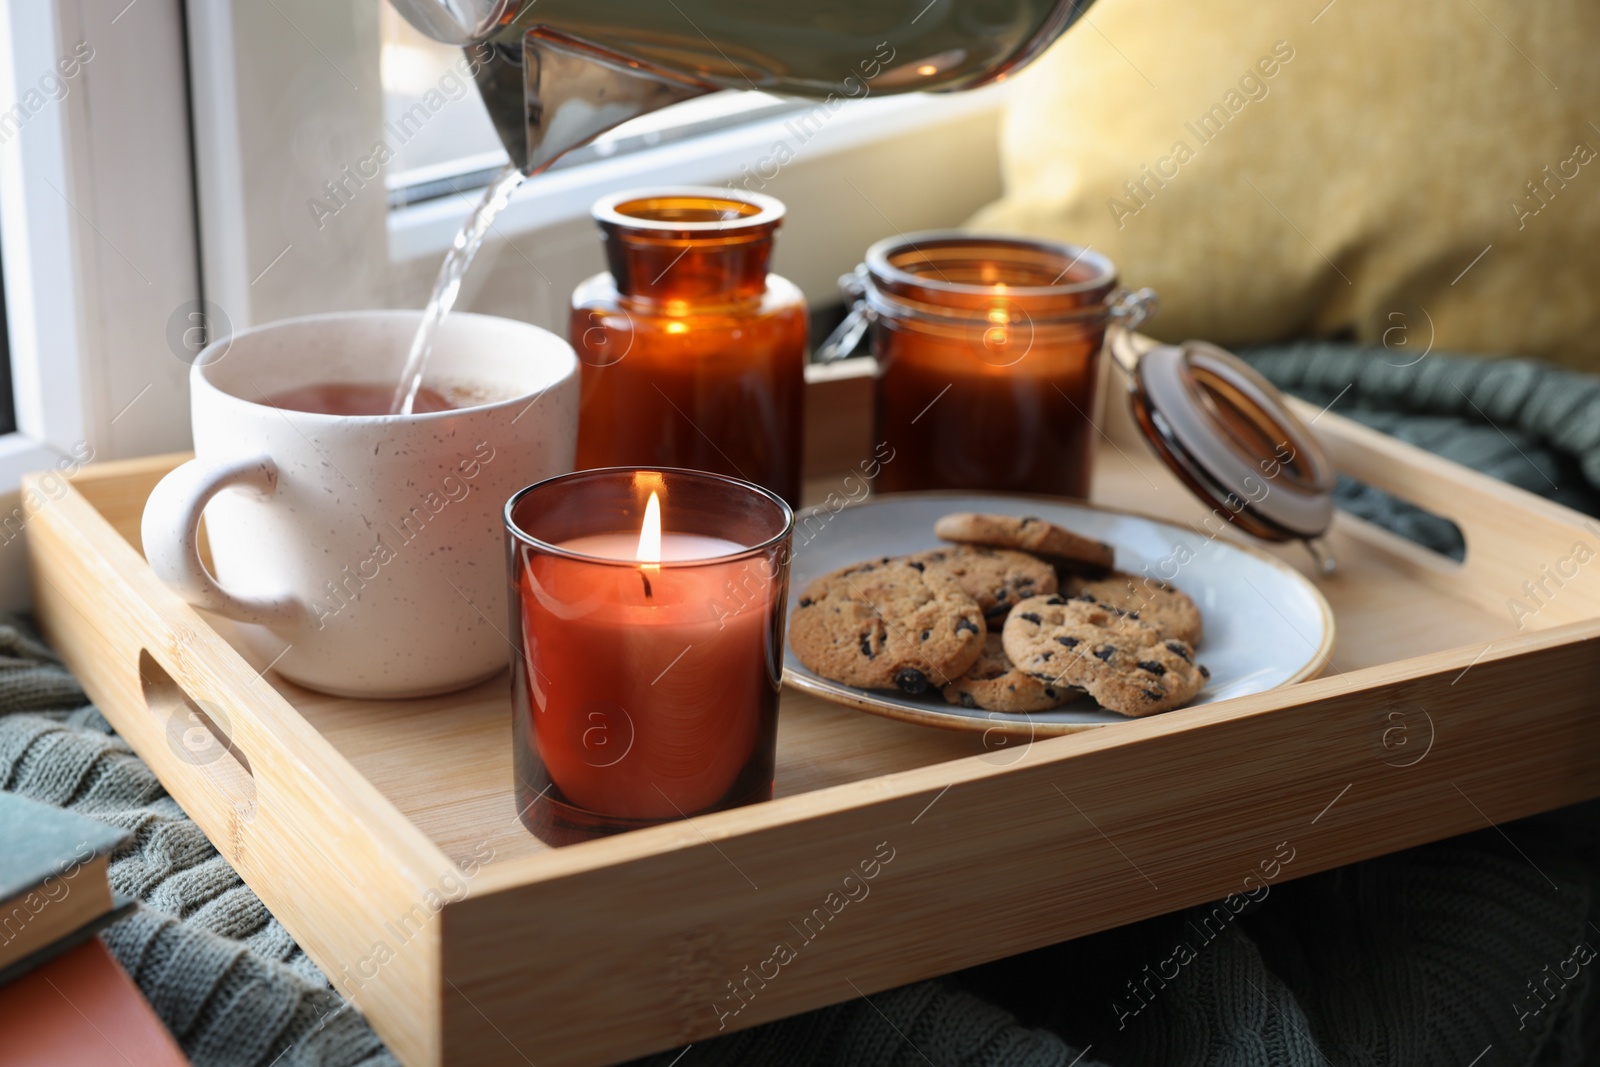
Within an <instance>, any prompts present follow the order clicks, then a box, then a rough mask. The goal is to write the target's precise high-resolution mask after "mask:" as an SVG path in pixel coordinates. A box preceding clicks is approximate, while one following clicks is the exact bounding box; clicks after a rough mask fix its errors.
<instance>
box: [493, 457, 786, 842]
mask: <svg viewBox="0 0 1600 1067" xmlns="http://www.w3.org/2000/svg"><path fill="white" fill-rule="evenodd" d="M652 499H654V500H655V501H656V505H654V506H652V504H651V501H652ZM652 513H653V514H654V515H655V516H656V517H657V519H658V520H659V531H660V545H659V550H658V551H657V552H656V553H654V554H655V555H656V557H657V558H658V560H659V562H655V561H652V560H651V559H650V556H651V555H652V553H651V552H650V551H649V549H648V546H647V545H646V544H642V543H641V531H642V528H645V527H646V525H647V522H648V521H649V519H650V516H651V515H652ZM505 518H506V534H507V536H506V547H507V563H508V566H509V571H510V576H511V585H512V590H513V596H512V598H511V626H512V630H513V634H512V640H513V642H514V643H515V645H516V649H517V652H518V653H519V654H518V655H517V656H515V657H514V658H513V661H512V662H513V669H512V679H511V697H512V705H513V714H514V716H515V726H514V735H515V736H514V744H515V771H516V793H517V808H518V813H519V815H520V817H521V819H522V821H523V823H524V825H526V826H527V827H528V829H529V830H531V831H532V832H533V833H534V834H535V835H536V836H538V837H539V838H540V839H541V840H543V841H546V842H547V843H550V844H556V845H560V844H568V843H571V842H573V841H580V840H586V839H589V838H593V837H598V836H603V835H606V834H613V833H618V832H621V831H624V830H632V829H637V828H640V827H644V826H651V825H654V824H657V823H661V822H668V821H671V820H675V819H681V818H687V817H688V816H690V815H696V814H700V813H702V812H708V811H720V810H722V809H724V808H732V807H737V806H739V805H742V804H750V803H753V802H755V801H758V800H767V799H770V798H771V796H772V781H773V767H774V761H775V751H776V744H777V723H778V691H779V687H780V686H781V684H782V670H783V668H782V663H783V627H784V613H785V607H786V604H787V591H788V581H789V551H790V542H791V537H792V533H793V528H794V513H793V512H792V511H791V510H790V508H789V506H788V505H787V504H786V503H784V501H783V499H782V498H781V497H778V496H777V495H776V494H774V493H772V492H770V491H768V490H765V489H762V488H761V487H759V486H756V485H752V484H750V483H749V482H743V481H739V480H737V479H733V478H727V477H724V476H721V475H715V474H707V473H704V472H699V471H686V470H675V469H661V470H650V471H637V470H632V469H627V468H617V467H613V468H605V469H600V470H589V471H579V472H576V473H573V474H567V475H562V476H561V477H558V478H551V479H549V480H547V481H543V482H539V483H537V484H535V485H531V486H529V487H528V488H526V489H524V490H522V491H521V492H519V493H517V494H516V495H515V496H513V497H512V498H511V500H510V501H509V502H508V503H507V505H506V513H505ZM644 539H645V541H648V535H645V536H644ZM641 557H642V558H641Z"/></svg>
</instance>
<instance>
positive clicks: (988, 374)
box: [860, 233, 1116, 497]
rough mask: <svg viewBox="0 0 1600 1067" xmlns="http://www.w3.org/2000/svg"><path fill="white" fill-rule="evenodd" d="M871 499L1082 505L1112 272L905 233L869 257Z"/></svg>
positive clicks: (865, 274) (1028, 250) (998, 245)
mask: <svg viewBox="0 0 1600 1067" xmlns="http://www.w3.org/2000/svg"><path fill="white" fill-rule="evenodd" d="M860 277H861V279H862V281H863V284H864V286H865V289H866V300H867V304H868V306H869V307H870V308H871V309H872V310H873V312H874V313H875V314H874V327H873V343H872V347H873V354H874V355H876V356H877V358H878V365H879V372H878V379H877V386H876V393H875V415H876V431H875V436H874V440H877V441H882V442H884V443H885V444H887V445H888V446H890V447H892V448H893V449H894V454H895V456H896V459H895V461H894V462H893V463H890V464H885V465H884V468H883V473H882V475H881V476H880V477H879V479H878V482H877V489H878V491H879V492H899V491H906V490H917V489H985V490H994V491H1002V492H1031V493H1049V494H1055V495H1062V496H1073V497H1084V496H1087V495H1088V492H1089V477H1090V467H1091V462H1092V459H1093V454H1094V439H1095V435H1096V434H1095V430H1094V426H1093V422H1092V420H1093V418H1094V414H1095V404H1096V401H1097V399H1098V398H1097V396H1096V391H1097V387H1098V382H1099V372H1100V349H1101V344H1102V342H1103V340H1104V338H1105V331H1106V325H1107V323H1108V321H1109V319H1110V316H1111V312H1110V309H1109V306H1108V300H1109V299H1110V297H1111V294H1112V287H1113V286H1114V285H1115V283H1116V270H1115V268H1114V267H1113V266H1112V265H1111V262H1110V261H1109V260H1107V259H1106V258H1105V257H1104V256H1101V255H1098V254H1097V253H1094V252H1091V251H1088V250H1087V249H1081V248H1076V247H1073V246H1071V245H1063V244H1056V243H1053V242H1048V241H1034V240H1026V239H1021V238H1009V237H986V236H982V235H977V234H960V233H932V234H912V235H910V236H909V237H896V238H891V239H889V240H886V241H880V242H879V243H878V244H876V245H873V246H872V248H870V249H869V250H868V251H867V255H866V262H865V264H864V269H863V271H862V272H861V274H860Z"/></svg>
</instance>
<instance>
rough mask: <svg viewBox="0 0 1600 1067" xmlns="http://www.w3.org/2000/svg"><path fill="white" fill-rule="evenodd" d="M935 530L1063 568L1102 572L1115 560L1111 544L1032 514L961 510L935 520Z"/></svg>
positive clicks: (954, 538)
mask: <svg viewBox="0 0 1600 1067" xmlns="http://www.w3.org/2000/svg"><path fill="white" fill-rule="evenodd" d="M933 532H934V533H935V534H937V535H938V536H939V537H941V538H943V539H944V540H946V541H954V542H956V543H957V544H964V545H988V546H990V547H991V548H1010V549H1015V550H1017V551H1019V552H1028V553H1031V554H1032V555H1035V556H1038V557H1039V558H1040V559H1042V560H1044V561H1045V562H1046V563H1048V564H1050V565H1051V566H1053V567H1057V568H1059V569H1061V570H1062V571H1081V572H1084V573H1089V574H1096V575H1100V574H1104V573H1106V572H1107V571H1109V570H1110V569H1111V565H1112V563H1113V562H1114V556H1113V552H1112V549H1111V546H1110V545H1108V544H1106V543H1105V542H1104V541H1096V540H1094V539H1093V538H1092V537H1084V536H1082V535H1080V534H1075V533H1073V532H1072V531H1071V530H1068V529H1065V528H1063V527H1060V526H1057V525H1056V524H1055V523H1053V522H1045V521H1044V520H1043V519H1035V518H1032V517H1024V518H1018V517H1017V516H1015V515H984V514H980V513H978V512H973V511H958V512H955V513H953V514H950V515H946V516H944V517H943V518H942V519H940V520H939V521H938V522H936V523H934V524H933Z"/></svg>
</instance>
